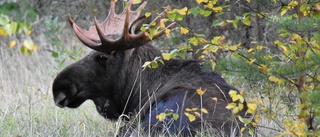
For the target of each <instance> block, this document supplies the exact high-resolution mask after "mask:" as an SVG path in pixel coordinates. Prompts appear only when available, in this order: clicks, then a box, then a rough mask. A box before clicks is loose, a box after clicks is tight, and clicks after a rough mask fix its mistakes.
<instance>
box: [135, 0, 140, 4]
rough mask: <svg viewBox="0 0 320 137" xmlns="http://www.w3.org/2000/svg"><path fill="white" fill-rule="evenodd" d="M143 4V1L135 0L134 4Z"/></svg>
mask: <svg viewBox="0 0 320 137" xmlns="http://www.w3.org/2000/svg"><path fill="white" fill-rule="evenodd" d="M139 3H141V0H133V4H139Z"/></svg>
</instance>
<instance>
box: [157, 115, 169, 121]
mask: <svg viewBox="0 0 320 137" xmlns="http://www.w3.org/2000/svg"><path fill="white" fill-rule="evenodd" d="M166 116H167V115H166V113H160V114H159V115H157V116H156V119H158V120H159V121H163V120H164V119H165V118H166Z"/></svg>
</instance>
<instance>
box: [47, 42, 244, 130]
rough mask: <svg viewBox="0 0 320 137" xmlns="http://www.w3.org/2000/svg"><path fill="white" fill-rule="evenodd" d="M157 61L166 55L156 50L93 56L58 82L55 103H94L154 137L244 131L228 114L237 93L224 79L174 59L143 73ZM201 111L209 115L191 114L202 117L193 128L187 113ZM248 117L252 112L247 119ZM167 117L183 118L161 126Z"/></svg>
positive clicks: (148, 47)
mask: <svg viewBox="0 0 320 137" xmlns="http://www.w3.org/2000/svg"><path fill="white" fill-rule="evenodd" d="M157 56H161V53H160V51H159V50H157V49H156V48H154V47H152V46H151V45H144V46H142V47H139V48H135V49H130V50H127V51H117V52H113V53H110V54H106V53H101V52H96V51H93V52H91V53H90V54H89V55H87V56H86V57H84V58H83V59H81V60H79V61H78V62H75V63H74V64H72V65H70V66H68V67H67V68H65V69H64V70H63V71H62V72H61V73H60V74H59V75H58V76H57V77H56V78H55V80H54V83H53V95H54V101H55V103H56V105H57V106H59V107H69V108H77V107H78V106H80V105H81V104H82V103H83V102H85V101H86V100H88V99H91V100H93V101H94V103H95V105H96V108H97V111H98V112H99V113H100V114H101V115H102V116H103V117H105V118H108V119H118V118H119V116H120V115H121V114H125V115H128V116H129V117H130V118H129V119H132V118H134V117H136V116H137V115H138V116H140V118H141V121H140V123H141V125H142V127H143V128H144V129H146V130H147V132H151V133H156V132H163V131H164V130H165V132H166V133H168V134H176V135H183V136H189V135H190V136H193V135H194V133H195V131H197V130H200V128H201V127H202V125H203V126H205V127H211V128H215V129H217V130H219V131H221V133H223V134H225V135H229V134H230V133H231V132H232V130H233V128H235V129H236V130H237V131H236V132H238V131H239V130H238V129H240V127H241V126H242V125H241V124H239V123H238V122H235V121H234V118H233V115H232V112H231V111H230V110H227V109H226V106H227V104H228V102H230V101H231V99H230V97H229V94H228V92H229V91H230V90H231V89H232V90H237V89H235V88H234V87H232V86H230V85H229V84H227V83H226V82H225V80H224V79H222V78H221V77H220V76H219V75H218V74H216V73H214V72H204V71H203V70H202V69H201V66H200V65H199V63H198V62H197V61H192V60H180V59H172V60H170V61H165V62H164V64H163V65H162V64H161V63H159V66H158V68H156V69H151V68H147V69H146V70H142V68H141V66H142V64H143V63H144V62H146V61H150V60H153V59H154V58H155V57H157ZM199 88H201V89H202V90H206V92H205V93H204V94H203V95H202V96H200V95H199V94H197V93H196V90H197V89H199ZM213 97H216V98H218V100H217V101H214V100H212V98H213ZM201 107H202V108H205V109H206V110H208V114H206V113H203V114H202V115H201V117H198V116H197V114H195V113H194V112H189V113H191V114H194V115H195V116H196V119H195V121H193V122H190V121H189V119H188V117H187V116H186V115H185V112H186V108H198V110H195V111H196V112H198V113H200V114H201V111H200V108H201ZM244 111H246V106H245V109H244V110H243V112H242V113H241V114H242V116H244ZM162 112H172V113H176V114H179V118H178V120H173V119H172V115H171V116H168V117H167V118H166V119H165V120H163V121H161V122H160V121H158V120H157V119H156V116H157V115H158V114H160V113H162ZM127 126H130V125H127ZM231 127H233V128H231ZM126 128H128V127H126ZM149 129H150V130H149ZM129 132H130V131H129ZM121 134H122V135H124V133H121ZM128 134H131V133H128Z"/></svg>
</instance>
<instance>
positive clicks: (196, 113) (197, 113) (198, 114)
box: [193, 112, 201, 117]
mask: <svg viewBox="0 0 320 137" xmlns="http://www.w3.org/2000/svg"><path fill="white" fill-rule="evenodd" d="M193 113H194V114H195V115H196V116H198V117H200V116H201V114H200V113H199V112H193Z"/></svg>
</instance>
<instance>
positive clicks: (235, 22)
mask: <svg viewBox="0 0 320 137" xmlns="http://www.w3.org/2000/svg"><path fill="white" fill-rule="evenodd" d="M238 22H239V19H238V18H236V19H234V20H233V22H232V24H233V27H234V28H235V29H238Z"/></svg>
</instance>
